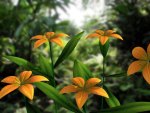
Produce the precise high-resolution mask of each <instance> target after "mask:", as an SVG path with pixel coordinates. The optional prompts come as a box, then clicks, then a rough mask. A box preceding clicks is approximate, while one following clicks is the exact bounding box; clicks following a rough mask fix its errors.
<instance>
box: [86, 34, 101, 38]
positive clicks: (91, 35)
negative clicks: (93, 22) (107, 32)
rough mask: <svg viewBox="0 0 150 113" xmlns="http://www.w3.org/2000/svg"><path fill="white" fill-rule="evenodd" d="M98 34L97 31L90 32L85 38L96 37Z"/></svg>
mask: <svg viewBox="0 0 150 113" xmlns="http://www.w3.org/2000/svg"><path fill="white" fill-rule="evenodd" d="M99 36H100V35H99V34H97V33H92V34H90V35H88V36H87V37H86V38H95V37H96V38H98V37H99Z"/></svg>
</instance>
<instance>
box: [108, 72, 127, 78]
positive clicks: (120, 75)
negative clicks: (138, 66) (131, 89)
mask: <svg viewBox="0 0 150 113" xmlns="http://www.w3.org/2000/svg"><path fill="white" fill-rule="evenodd" d="M125 76H127V72H122V73H118V74H112V75H108V76H105V77H125Z"/></svg>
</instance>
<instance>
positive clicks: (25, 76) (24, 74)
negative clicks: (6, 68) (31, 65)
mask: <svg viewBox="0 0 150 113" xmlns="http://www.w3.org/2000/svg"><path fill="white" fill-rule="evenodd" d="M31 75H32V71H23V72H22V73H20V75H19V80H20V82H24V81H26V80H27V79H28V78H29V77H30V76H31Z"/></svg>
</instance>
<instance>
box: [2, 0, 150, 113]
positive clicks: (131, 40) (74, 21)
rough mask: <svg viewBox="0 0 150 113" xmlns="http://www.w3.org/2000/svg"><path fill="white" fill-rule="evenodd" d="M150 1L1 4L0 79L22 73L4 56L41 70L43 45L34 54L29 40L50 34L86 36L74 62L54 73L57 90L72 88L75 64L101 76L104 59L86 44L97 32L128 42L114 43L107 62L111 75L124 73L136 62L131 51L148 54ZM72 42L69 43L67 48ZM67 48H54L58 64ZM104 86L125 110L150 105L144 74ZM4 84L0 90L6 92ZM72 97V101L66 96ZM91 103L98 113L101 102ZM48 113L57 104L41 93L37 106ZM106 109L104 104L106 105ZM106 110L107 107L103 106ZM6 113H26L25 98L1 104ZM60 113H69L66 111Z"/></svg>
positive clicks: (12, 0)
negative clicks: (139, 49) (137, 104)
mask: <svg viewBox="0 0 150 113" xmlns="http://www.w3.org/2000/svg"><path fill="white" fill-rule="evenodd" d="M149 26H150V1H149V0H1V1H0V79H2V78H4V77H6V76H9V75H15V74H17V73H19V72H20V71H21V70H23V69H22V68H21V67H18V66H17V65H16V64H14V63H11V62H9V61H7V60H6V59H4V58H3V56H4V55H14V56H17V57H22V58H25V59H27V60H29V61H30V62H32V63H34V64H36V65H38V57H39V55H40V54H43V55H44V56H46V57H49V55H48V48H47V46H46V45H43V46H42V47H40V48H39V49H36V50H35V49H33V42H31V41H30V38H31V37H32V36H34V35H38V34H44V33H45V32H47V31H55V32H60V31H61V32H64V33H67V34H69V35H70V36H73V35H75V34H76V33H78V32H80V31H83V30H84V31H85V35H84V37H83V38H82V39H81V41H80V43H79V44H78V46H77V47H76V50H75V51H74V52H73V53H72V54H71V56H70V57H69V58H68V59H67V60H66V61H64V62H63V64H61V65H60V66H59V67H58V68H57V69H56V70H55V73H56V81H57V84H58V89H60V88H62V86H64V85H67V84H69V83H70V78H71V77H72V68H73V61H74V60H75V59H76V58H78V59H79V60H81V61H82V62H83V63H84V64H86V65H87V66H88V67H89V69H90V70H91V71H92V72H93V74H94V75H99V73H100V72H101V70H102V55H101V54H100V51H99V46H98V40H90V39H85V37H86V36H87V34H89V33H91V32H93V31H94V30H95V29H102V30H107V29H113V30H116V31H117V33H118V34H121V36H122V37H123V38H124V41H120V40H116V39H114V40H112V39H111V40H110V42H111V43H110V44H111V48H110V50H109V53H108V56H107V68H106V73H107V75H111V74H115V73H121V72H126V70H127V68H128V65H129V64H130V63H131V62H132V61H133V60H134V58H133V57H132V55H131V51H132V49H133V48H134V47H136V46H142V47H144V48H145V49H146V47H147V45H148V44H149V43H150V27H149ZM67 40H68V39H66V40H65V42H67ZM62 49H63V48H60V47H58V46H57V45H54V56H55V60H56V59H57V57H58V56H59V54H60V52H61V51H62ZM106 85H107V86H108V87H110V88H111V91H112V92H113V93H114V95H116V97H117V98H118V99H119V100H120V102H121V104H124V103H129V102H134V101H150V91H149V89H150V86H149V85H148V84H147V83H146V82H145V80H144V79H143V77H142V75H141V73H136V74H135V76H132V77H127V76H124V77H117V78H107V79H106ZM3 86H4V84H0V87H1V88H2V87H3ZM68 97H69V96H68ZM91 98H92V100H93V101H88V105H89V106H91V107H89V109H90V110H91V111H93V112H94V111H96V110H97V109H100V101H99V99H100V98H99V97H97V96H94V97H91ZM33 102H34V103H36V104H37V105H38V106H39V108H40V109H41V110H42V111H43V112H44V113H52V112H53V107H54V106H53V104H52V103H53V101H52V100H50V99H48V98H47V97H45V95H44V94H42V93H41V92H40V91H39V90H37V89H36V91H35V99H34V101H33ZM105 104H106V103H105ZM105 107H107V105H105ZM0 111H1V112H2V113H26V111H25V108H24V101H23V99H22V95H21V94H20V93H18V92H17V91H15V92H13V93H11V94H9V95H7V96H6V97H4V98H3V99H1V100H0ZM59 112H60V113H71V112H69V111H67V110H65V109H64V108H61V109H59Z"/></svg>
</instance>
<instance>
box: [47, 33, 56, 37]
mask: <svg viewBox="0 0 150 113" xmlns="http://www.w3.org/2000/svg"><path fill="white" fill-rule="evenodd" d="M54 34H55V33H54V32H46V33H45V36H46V38H52V37H53V36H54Z"/></svg>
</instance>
